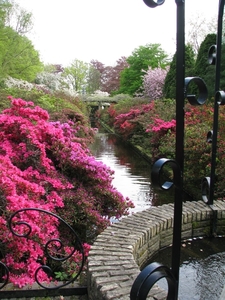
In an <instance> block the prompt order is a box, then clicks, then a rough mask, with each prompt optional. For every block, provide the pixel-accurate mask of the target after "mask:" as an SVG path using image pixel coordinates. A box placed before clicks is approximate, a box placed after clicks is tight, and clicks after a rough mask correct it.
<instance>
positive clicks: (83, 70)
mask: <svg viewBox="0 0 225 300" xmlns="http://www.w3.org/2000/svg"><path fill="white" fill-rule="evenodd" d="M88 71H89V64H88V63H85V62H83V61H82V60H79V59H75V60H74V61H73V62H72V64H71V65H70V66H69V67H67V68H65V69H64V72H63V76H65V77H66V79H67V82H68V84H67V85H68V88H70V89H72V90H74V91H76V92H78V93H80V92H82V91H83V89H84V88H85V87H86V84H87V76H88Z"/></svg>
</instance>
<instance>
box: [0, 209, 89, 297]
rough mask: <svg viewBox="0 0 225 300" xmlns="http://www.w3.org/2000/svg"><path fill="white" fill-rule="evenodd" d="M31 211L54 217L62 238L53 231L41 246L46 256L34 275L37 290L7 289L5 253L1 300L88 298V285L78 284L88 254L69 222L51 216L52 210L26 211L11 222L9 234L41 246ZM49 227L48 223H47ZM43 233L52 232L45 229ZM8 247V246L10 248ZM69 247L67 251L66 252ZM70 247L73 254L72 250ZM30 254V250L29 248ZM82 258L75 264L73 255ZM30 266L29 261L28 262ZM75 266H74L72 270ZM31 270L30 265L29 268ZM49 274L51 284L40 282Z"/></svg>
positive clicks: (2, 266) (21, 210) (12, 218)
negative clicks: (42, 276)
mask: <svg viewBox="0 0 225 300" xmlns="http://www.w3.org/2000/svg"><path fill="white" fill-rule="evenodd" d="M29 212H30V213H31V215H30V216H31V218H32V212H34V213H35V214H36V213H38V214H40V218H42V217H43V215H46V214H47V215H48V216H49V217H50V218H53V221H54V223H55V224H57V226H56V227H57V228H58V229H59V231H60V235H57V238H56V237H54V233H53V232H51V236H52V237H51V236H49V237H48V239H47V240H46V241H45V243H44V244H41V245H40V246H41V249H42V250H43V251H42V253H44V257H40V258H39V260H40V263H39V266H38V267H37V269H36V270H35V273H34V278H33V281H34V283H36V284H35V287H32V286H30V287H29V288H27V287H26V288H21V289H18V288H16V287H13V288H12V287H10V288H9V289H8V288H7V285H8V284H9V278H10V271H11V269H10V268H11V267H10V268H9V267H8V265H7V258H5V257H4V254H3V253H2V255H1V256H3V257H1V261H0V274H1V276H0V277H1V278H0V298H1V299H3V298H19V299H21V298H23V297H34V296H36V297H47V296H72V295H85V294H87V287H86V286H85V285H80V284H77V283H75V282H76V281H77V279H78V277H79V276H80V275H81V272H82V270H83V267H84V264H85V254H84V249H83V245H82V243H81V241H80V239H79V237H78V235H77V234H76V232H75V231H74V229H73V228H72V227H71V226H70V225H69V224H68V223H66V222H65V221H64V220H63V219H62V218H61V217H59V216H58V215H56V214H54V213H51V212H49V211H46V210H43V209H38V208H24V209H20V210H17V211H16V212H14V213H13V214H12V215H11V216H10V218H9V221H8V228H9V233H10V234H12V236H14V237H17V238H20V239H26V240H29V239H30V240H32V241H35V242H37V243H38V238H37V236H36V235H35V232H34V231H35V230H34V228H33V227H32V225H30V223H31V222H29ZM24 216H25V217H26V218H24ZM43 226H47V227H48V224H44V223H43ZM43 232H48V230H44V231H43ZM6 247H7V245H6ZM65 247H67V251H65ZM68 248H69V251H68ZM27 251H28V252H29V249H27ZM75 254H77V255H79V261H74V260H73V258H72V256H73V255H75ZM24 261H25V264H26V259H25V260H24ZM71 264H72V265H73V267H71ZM27 268H29V265H27ZM57 271H58V273H60V272H61V274H64V276H63V279H61V278H59V279H57V276H56V274H57ZM41 272H45V274H47V276H48V278H49V280H48V282H42V281H40V279H39V274H40V273H41Z"/></svg>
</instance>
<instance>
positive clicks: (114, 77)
mask: <svg viewBox="0 0 225 300" xmlns="http://www.w3.org/2000/svg"><path fill="white" fill-rule="evenodd" d="M127 67H128V63H127V59H126V57H125V56H121V57H120V58H119V59H118V60H117V61H116V65H115V66H114V67H110V66H109V67H106V68H105V71H104V73H103V76H104V81H103V82H102V88H101V89H102V91H104V92H107V93H109V94H111V95H112V94H114V92H115V91H117V90H118V89H119V87H120V74H121V72H122V71H123V70H124V69H125V68H127Z"/></svg>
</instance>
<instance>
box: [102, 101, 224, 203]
mask: <svg viewBox="0 0 225 300" xmlns="http://www.w3.org/2000/svg"><path fill="white" fill-rule="evenodd" d="M131 103H132V107H130V106H129V107H128V106H127V105H124V106H122V105H121V104H122V103H121V104H120V106H119V105H114V106H113V107H111V108H109V118H110V116H112V118H110V122H112V121H113V120H114V122H113V125H114V129H115V131H116V132H117V133H119V134H120V135H121V136H122V137H123V138H124V139H126V140H127V141H129V142H131V143H132V144H134V145H135V146H136V147H138V149H142V151H143V152H144V154H147V155H148V157H149V158H150V159H151V161H152V162H154V161H155V160H157V159H158V158H160V157H167V158H174V157H175V142H176V121H175V119H176V107H175V104H176V103H175V100H172V99H165V100H153V101H151V103H150V104H143V103H142V104H141V103H140V102H137V101H136V103H135V101H133V102H131ZM184 109H185V111H184V113H185V131H184V155H185V159H184V174H183V176H184V187H185V189H186V190H188V191H189V193H190V194H191V195H192V196H193V197H194V198H195V199H200V198H201V181H202V178H204V177H205V176H210V168H211V165H210V160H211V151H212V149H211V144H209V143H207V142H206V137H207V133H208V132H209V130H212V128H213V124H212V123H213V107H212V104H210V103H209V104H206V105H202V106H191V105H190V104H188V103H186V104H185V107H184ZM104 120H105V119H104ZM224 124H225V113H224V111H223V106H222V107H221V108H220V111H219V128H218V129H219V130H218V147H217V158H216V160H217V165H216V188H215V197H217V198H224V191H225V180H224V165H225V154H224V147H225V125H224Z"/></svg>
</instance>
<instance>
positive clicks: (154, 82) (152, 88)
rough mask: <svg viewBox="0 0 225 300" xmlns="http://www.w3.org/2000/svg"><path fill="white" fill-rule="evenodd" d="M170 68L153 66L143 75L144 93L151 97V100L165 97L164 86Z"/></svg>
mask: <svg viewBox="0 0 225 300" xmlns="http://www.w3.org/2000/svg"><path fill="white" fill-rule="evenodd" d="M167 72H168V68H166V69H162V68H155V69H152V68H151V67H149V68H148V70H147V71H145V75H144V76H143V94H144V96H146V97H148V98H150V100H156V99H161V98H162V97H163V86H164V81H165V78H166V74H167Z"/></svg>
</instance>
